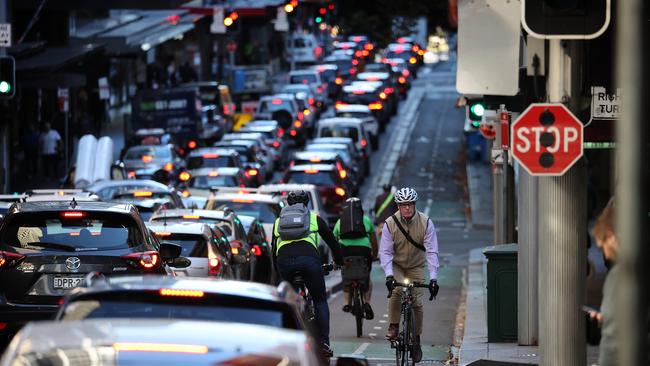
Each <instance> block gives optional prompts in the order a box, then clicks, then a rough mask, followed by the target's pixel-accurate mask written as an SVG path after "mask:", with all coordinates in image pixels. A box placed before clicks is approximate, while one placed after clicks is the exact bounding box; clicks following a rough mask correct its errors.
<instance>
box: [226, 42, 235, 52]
mask: <svg viewBox="0 0 650 366" xmlns="http://www.w3.org/2000/svg"><path fill="white" fill-rule="evenodd" d="M226 50H228V52H235V51H237V43H236V42H235V41H228V43H226Z"/></svg>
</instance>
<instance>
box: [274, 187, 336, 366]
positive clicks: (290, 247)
mask: <svg viewBox="0 0 650 366" xmlns="http://www.w3.org/2000/svg"><path fill="white" fill-rule="evenodd" d="M287 203H288V204H289V206H293V205H304V206H305V207H307V204H308V203H309V195H308V194H307V192H305V191H302V190H300V191H292V192H289V194H288V195H287ZM280 215H281V217H282V214H280ZM281 217H280V218H278V219H276V220H275V224H274V225H273V239H272V243H273V253H274V255H275V256H276V263H277V266H278V270H279V272H280V275H281V276H282V279H283V280H285V281H288V282H291V281H292V279H293V277H294V275H295V273H296V272H300V273H302V275H303V278H304V279H305V285H306V286H307V290H309V293H310V294H311V296H312V299H313V301H314V310H315V317H316V324H317V325H318V332H319V335H320V341H321V350H322V353H323V355H324V356H326V357H332V355H333V354H334V353H333V352H332V349H331V348H330V340H329V333H330V331H329V330H330V325H329V320H330V312H329V306H328V305H327V294H326V289H325V274H324V272H323V267H322V264H321V259H320V254H319V252H318V238H319V236H320V237H321V238H322V239H323V240H325V243H327V245H328V246H329V247H330V249H331V250H332V255H333V256H334V262H335V263H336V264H337V265H339V266H341V265H342V264H343V257H342V254H341V246H340V244H339V242H338V241H337V240H336V238H335V237H334V234H333V233H332V231H331V230H330V229H329V226H328V225H327V223H326V222H325V221H324V220H323V219H322V218H321V217H320V216H318V215H316V214H315V213H313V212H311V213H310V215H309V218H310V222H309V233H308V235H306V236H305V237H304V238H300V239H293V240H283V239H282V238H281V237H280V219H281Z"/></svg>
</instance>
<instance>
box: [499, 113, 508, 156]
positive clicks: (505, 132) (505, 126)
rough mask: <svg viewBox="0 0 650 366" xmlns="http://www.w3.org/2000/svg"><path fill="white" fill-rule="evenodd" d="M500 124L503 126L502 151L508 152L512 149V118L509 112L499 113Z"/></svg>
mask: <svg viewBox="0 0 650 366" xmlns="http://www.w3.org/2000/svg"><path fill="white" fill-rule="evenodd" d="M499 124H500V125H501V149H503V150H508V149H509V148H510V116H509V115H508V111H501V112H500V113H499Z"/></svg>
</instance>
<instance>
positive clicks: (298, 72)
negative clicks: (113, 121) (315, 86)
mask: <svg viewBox="0 0 650 366" xmlns="http://www.w3.org/2000/svg"><path fill="white" fill-rule="evenodd" d="M317 73H318V71H316V70H312V69H302V70H293V71H290V72H289V77H291V76H294V75H316V74H317Z"/></svg>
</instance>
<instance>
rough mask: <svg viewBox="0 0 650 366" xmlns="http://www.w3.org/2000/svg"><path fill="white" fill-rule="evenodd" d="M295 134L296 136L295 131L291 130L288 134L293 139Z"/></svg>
mask: <svg viewBox="0 0 650 366" xmlns="http://www.w3.org/2000/svg"><path fill="white" fill-rule="evenodd" d="M297 134H298V132H296V130H291V131H290V132H289V135H291V136H294V137H295V136H296V135H297Z"/></svg>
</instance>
